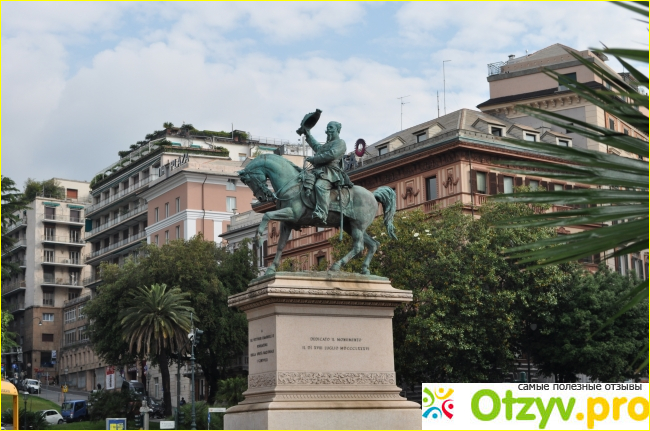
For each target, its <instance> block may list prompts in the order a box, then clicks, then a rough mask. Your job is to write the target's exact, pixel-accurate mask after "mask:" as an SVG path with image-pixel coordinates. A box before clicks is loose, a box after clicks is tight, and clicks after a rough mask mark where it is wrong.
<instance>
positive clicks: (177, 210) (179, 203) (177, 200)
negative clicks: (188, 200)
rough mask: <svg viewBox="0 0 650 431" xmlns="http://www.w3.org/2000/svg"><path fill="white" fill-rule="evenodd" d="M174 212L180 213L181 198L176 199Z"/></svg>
mask: <svg viewBox="0 0 650 431" xmlns="http://www.w3.org/2000/svg"><path fill="white" fill-rule="evenodd" d="M176 212H177V213H179V212H181V198H176Z"/></svg>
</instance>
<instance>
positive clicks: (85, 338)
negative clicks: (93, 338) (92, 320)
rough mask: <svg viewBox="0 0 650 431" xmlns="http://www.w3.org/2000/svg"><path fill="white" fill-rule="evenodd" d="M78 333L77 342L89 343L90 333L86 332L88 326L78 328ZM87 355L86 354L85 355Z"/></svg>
mask: <svg viewBox="0 0 650 431" xmlns="http://www.w3.org/2000/svg"><path fill="white" fill-rule="evenodd" d="M77 333H78V334H79V335H78V337H77V340H79V341H88V331H86V325H84V326H80V327H79V328H77ZM84 355H85V353H84Z"/></svg>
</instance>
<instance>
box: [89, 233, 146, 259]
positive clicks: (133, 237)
mask: <svg viewBox="0 0 650 431" xmlns="http://www.w3.org/2000/svg"><path fill="white" fill-rule="evenodd" d="M146 236H147V232H146V231H144V230H143V231H142V232H140V233H138V234H135V235H131V236H130V237H128V238H126V239H123V240H122V241H118V242H116V243H113V244H111V245H109V246H108V247H104V248H100V249H99V250H96V251H93V252H92V253H90V254H89V255H87V256H86V262H87V263H88V262H90V261H92V260H94V259H96V258H98V257H100V256H102V255H105V254H107V253H109V252H111V251H114V250H117V249H120V248H124V247H127V246H129V245H132V244H134V243H136V242H138V241H140V240H142V239H143V238H145V237H146Z"/></svg>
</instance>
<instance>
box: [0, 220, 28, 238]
mask: <svg viewBox="0 0 650 431" xmlns="http://www.w3.org/2000/svg"><path fill="white" fill-rule="evenodd" d="M25 226H27V217H23V218H21V219H19V220H17V221H16V222H15V223H13V224H10V225H9V226H7V231H6V232H5V233H4V234H5V235H7V234H9V233H11V232H13V231H14V230H16V229H18V228H21V227H25Z"/></svg>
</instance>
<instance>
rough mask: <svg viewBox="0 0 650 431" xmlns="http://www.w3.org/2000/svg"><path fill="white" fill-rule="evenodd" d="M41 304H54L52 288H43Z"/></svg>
mask: <svg viewBox="0 0 650 431" xmlns="http://www.w3.org/2000/svg"><path fill="white" fill-rule="evenodd" d="M43 305H49V306H52V307H53V306H54V289H43Z"/></svg>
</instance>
